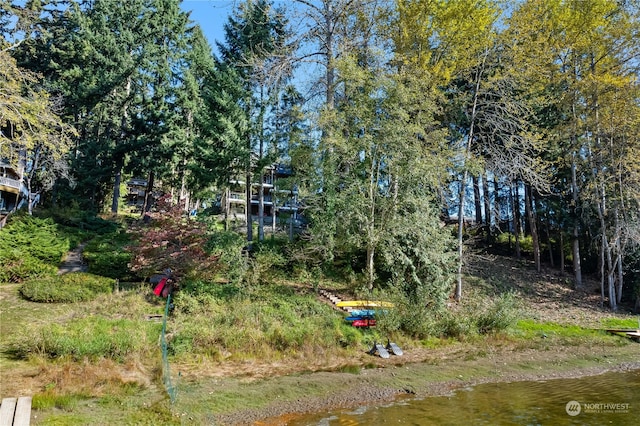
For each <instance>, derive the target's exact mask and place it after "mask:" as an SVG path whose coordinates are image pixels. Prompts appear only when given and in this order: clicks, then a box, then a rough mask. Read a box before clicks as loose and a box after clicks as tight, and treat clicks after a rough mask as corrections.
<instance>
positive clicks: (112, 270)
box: [82, 231, 134, 280]
mask: <svg viewBox="0 0 640 426" xmlns="http://www.w3.org/2000/svg"><path fill="white" fill-rule="evenodd" d="M129 244H131V234H128V233H126V232H124V231H120V232H111V233H107V234H104V235H101V236H98V237H96V238H94V239H92V240H91V241H89V242H88V243H87V245H86V246H85V248H84V251H83V253H82V255H83V257H84V259H85V260H86V261H87V264H88V266H89V272H90V273H92V274H95V275H101V276H104V277H110V278H117V279H120V280H131V279H132V278H134V277H132V273H131V271H130V270H129V262H131V259H132V255H131V253H129V252H128V251H127V250H126V247H127V246H128V245H129Z"/></svg>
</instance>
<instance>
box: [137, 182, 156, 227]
mask: <svg viewBox="0 0 640 426" xmlns="http://www.w3.org/2000/svg"><path fill="white" fill-rule="evenodd" d="M154 182H155V173H153V170H152V171H150V172H149V178H148V179H147V188H146V189H145V191H144V202H143V203H142V211H141V212H140V215H142V216H143V217H144V215H145V213H147V212H148V211H149V210H151V205H152V204H153V185H154Z"/></svg>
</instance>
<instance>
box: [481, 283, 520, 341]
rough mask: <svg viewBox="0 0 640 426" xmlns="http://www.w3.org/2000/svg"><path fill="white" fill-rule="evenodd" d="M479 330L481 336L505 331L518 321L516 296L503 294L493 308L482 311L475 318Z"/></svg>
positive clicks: (496, 300) (493, 304) (495, 301)
mask: <svg viewBox="0 0 640 426" xmlns="http://www.w3.org/2000/svg"><path fill="white" fill-rule="evenodd" d="M474 320H475V324H476V327H477V330H478V332H479V333H481V334H487V333H492V332H496V331H503V330H506V329H507V328H509V327H510V326H511V325H513V324H514V323H515V321H516V320H517V299H516V297H515V294H514V293H512V292H510V293H503V294H501V295H500V296H498V298H497V299H495V300H494V301H493V303H492V305H491V306H489V307H488V308H486V309H483V310H481V311H480V312H479V313H478V314H477V316H476V317H475V318H474Z"/></svg>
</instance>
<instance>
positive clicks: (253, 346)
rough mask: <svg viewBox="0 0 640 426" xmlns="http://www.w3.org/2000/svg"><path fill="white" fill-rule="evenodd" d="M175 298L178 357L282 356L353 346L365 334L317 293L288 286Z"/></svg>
mask: <svg viewBox="0 0 640 426" xmlns="http://www.w3.org/2000/svg"><path fill="white" fill-rule="evenodd" d="M225 294H226V293H225V292H223V291H220V292H218V293H217V294H216V293H214V292H209V293H208V295H206V296H203V295H196V294H188V293H187V292H184V293H180V294H178V295H177V296H176V313H175V322H174V327H175V332H174V333H173V338H172V340H171V342H170V349H171V351H172V353H173V354H174V355H178V356H179V355H187V354H201V355H207V356H211V357H213V358H216V359H221V358H227V357H235V358H253V357H264V356H270V357H278V356H281V355H282V354H287V353H289V354H292V353H298V352H304V351H307V350H313V348H334V347H336V345H339V346H341V347H345V348H348V347H354V346H357V345H358V344H360V343H361V342H362V340H363V333H362V332H361V331H359V330H356V329H354V328H353V327H351V326H350V325H348V324H347V323H346V322H345V321H344V319H343V316H342V315H341V314H340V313H339V312H337V311H335V310H333V309H332V308H331V307H329V306H327V305H325V304H323V303H321V302H320V301H318V299H317V298H316V297H315V295H314V294H306V293H300V294H298V293H296V291H295V290H294V289H292V288H291V287H286V286H276V285H270V286H257V287H254V288H249V289H245V290H244V291H243V292H242V293H236V294H235V295H234V296H233V298H231V299H229V298H227V296H225Z"/></svg>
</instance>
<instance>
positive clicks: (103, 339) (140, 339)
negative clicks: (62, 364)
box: [16, 316, 158, 361]
mask: <svg viewBox="0 0 640 426" xmlns="http://www.w3.org/2000/svg"><path fill="white" fill-rule="evenodd" d="M153 328H154V329H153V330H152V329H151V325H147V326H146V327H141V325H140V323H139V322H137V321H132V320H128V319H107V318H103V317H99V316H92V317H85V318H80V319H74V320H71V321H69V322H68V323H66V324H47V325H45V326H42V327H40V328H39V329H38V330H37V332H36V333H35V335H33V337H32V338H31V339H28V340H22V341H21V342H19V343H17V344H16V353H17V355H19V356H22V357H27V356H28V355H40V356H46V357H49V358H58V357H70V358H72V359H74V360H82V359H83V358H90V359H98V358H102V357H104V358H110V359H113V360H116V361H124V360H125V359H126V357H127V356H128V355H131V354H134V353H135V352H136V351H139V350H141V349H142V348H144V347H145V345H147V344H148V342H149V341H150V340H153V339H156V338H157V333H158V330H157V324H154V327H153Z"/></svg>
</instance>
